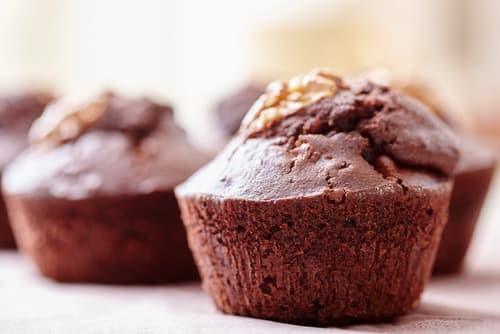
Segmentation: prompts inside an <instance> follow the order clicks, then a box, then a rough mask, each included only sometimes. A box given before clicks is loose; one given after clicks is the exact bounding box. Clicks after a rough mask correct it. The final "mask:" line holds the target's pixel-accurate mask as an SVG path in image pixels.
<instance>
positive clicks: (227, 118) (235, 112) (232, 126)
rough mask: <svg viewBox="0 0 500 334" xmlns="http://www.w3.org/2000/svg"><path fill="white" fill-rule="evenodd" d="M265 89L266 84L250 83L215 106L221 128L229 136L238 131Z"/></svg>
mask: <svg viewBox="0 0 500 334" xmlns="http://www.w3.org/2000/svg"><path fill="white" fill-rule="evenodd" d="M264 91H265V86H260V85H258V84H248V85H246V86H244V87H242V88H240V89H239V90H237V91H236V92H234V93H233V94H231V95H229V96H227V97H225V98H224V99H222V100H221V101H219V103H218V104H217V106H216V107H215V114H216V116H217V122H218V124H219V128H220V129H221V130H222V131H223V132H224V133H225V134H226V135H228V136H231V135H233V134H235V133H236V132H238V129H239V127H240V124H241V120H242V119H243V117H244V116H245V114H246V113H247V112H248V110H249V109H250V107H251V106H252V104H253V103H254V102H255V100H256V99H257V98H258V97H259V96H260V95H262V94H263V93H264Z"/></svg>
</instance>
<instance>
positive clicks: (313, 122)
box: [177, 70, 459, 201]
mask: <svg viewBox="0 0 500 334" xmlns="http://www.w3.org/2000/svg"><path fill="white" fill-rule="evenodd" d="M458 158H459V153H458V149H457V146H456V139H455V137H454V135H453V133H452V132H451V131H450V129H449V128H448V127H447V126H446V125H445V124H444V123H443V122H442V121H441V120H440V119H438V118H437V117H436V116H435V115H433V114H432V112H430V110H429V109H428V108H427V107H426V106H425V105H423V104H422V103H420V102H419V101H417V100H415V99H413V98H411V97H409V96H407V95H405V94H403V93H401V92H398V91H394V90H391V89H390V88H388V87H386V86H383V85H377V84H374V83H372V82H370V81H365V80H360V81H357V82H353V83H351V84H349V85H348V84H347V83H345V82H344V81H342V80H341V79H340V78H338V77H337V76H335V75H333V74H332V73H330V72H329V71H327V70H314V71H312V72H311V73H309V74H306V75H303V76H298V77H295V78H292V79H291V80H289V81H288V82H274V83H271V84H270V85H269V86H268V87H267V90H266V92H265V93H264V94H263V95H262V96H261V97H260V98H259V99H258V100H257V101H256V102H255V104H254V105H253V107H252V108H251V109H250V111H249V112H248V114H247V115H246V116H245V119H244V120H243V122H242V125H241V128H240V131H239V133H238V135H237V136H236V137H235V138H234V139H233V140H232V141H231V142H230V143H229V144H228V145H227V147H226V148H225V149H224V151H223V152H222V153H221V154H220V155H219V156H218V157H217V158H216V159H214V161H212V162H211V163H210V164H208V165H207V166H206V167H204V168H203V169H202V170H200V171H199V172H197V173H196V174H195V175H194V176H193V177H191V178H190V179H189V180H188V181H187V182H186V183H184V184H183V185H182V186H180V187H178V188H177V192H178V193H179V194H181V195H182V194H184V195H189V194H194V195H200V194H205V195H213V196H218V197H230V198H244V199H253V200H277V199H286V198H296V197H303V196H315V195H324V196H328V197H329V198H330V199H333V200H334V201H337V200H338V201H342V199H343V198H345V196H348V195H349V194H350V193H353V192H359V191H363V192H370V193H376V194H383V193H384V192H385V191H391V192H394V191H398V192H401V193H406V192H407V190H408V188H409V187H412V189H414V190H416V191H419V189H424V188H426V189H433V188H435V187H440V186H441V185H442V183H443V182H446V181H447V180H449V178H450V176H451V175H452V174H453V172H454V169H455V166H456V164H457V161H458Z"/></svg>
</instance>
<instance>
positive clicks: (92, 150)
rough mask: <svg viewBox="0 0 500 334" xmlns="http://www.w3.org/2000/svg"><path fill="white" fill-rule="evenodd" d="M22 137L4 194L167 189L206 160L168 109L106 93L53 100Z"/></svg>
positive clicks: (101, 193)
mask: <svg viewBox="0 0 500 334" xmlns="http://www.w3.org/2000/svg"><path fill="white" fill-rule="evenodd" d="M29 138H30V141H31V145H30V147H29V148H28V149H27V150H26V151H25V152H23V153H22V154H21V155H20V156H19V157H18V158H17V159H16V160H15V161H14V162H13V163H12V164H11V165H9V167H8V168H7V169H6V173H5V177H4V179H3V187H4V189H5V190H6V191H8V192H10V193H22V194H30V195H34V196H43V195H51V196H56V197H66V198H70V199H81V198H86V197H91V196H109V195H115V194H118V195H123V194H138V193H152V192H155V191H165V190H168V191H171V190H172V189H173V187H175V186H176V185H177V184H179V183H180V182H182V181H184V180H185V179H186V178H187V177H189V176H190V175H191V174H192V173H193V172H194V171H195V170H196V169H197V168H199V167H200V166H201V165H203V163H205V162H206V161H207V157H206V156H205V155H204V154H202V153H201V152H199V151H198V150H197V149H196V148H194V147H193V146H192V145H191V144H190V143H189V141H188V139H187V136H186V134H185V133H184V131H183V130H182V129H181V128H179V127H178V126H177V125H176V124H175V121H174V118H173V112H172V109H171V108H170V107H169V106H166V105H161V104H157V103H155V102H153V101H151V100H149V99H146V98H125V97H122V96H119V95H116V94H113V93H103V94H100V95H98V96H92V97H86V98H77V99H75V98H74V97H73V98H71V97H66V98H62V99H60V100H58V101H55V102H54V103H52V104H50V105H48V107H47V108H46V109H45V111H44V113H43V114H42V116H41V117H40V118H39V119H37V120H36V121H35V123H34V124H33V126H32V127H31V130H30V134H29Z"/></svg>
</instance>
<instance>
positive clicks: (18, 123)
mask: <svg viewBox="0 0 500 334" xmlns="http://www.w3.org/2000/svg"><path fill="white" fill-rule="evenodd" d="M52 99H53V97H52V96H51V95H50V94H48V93H45V92H37V91H26V92H21V93H16V94H4V95H0V147H1V148H2V150H1V151H0V171H2V170H3V169H4V167H5V166H6V165H7V164H8V163H9V162H11V161H12V160H13V159H14V158H15V156H16V155H17V154H19V152H21V151H22V150H23V149H24V148H25V147H26V146H27V144H28V141H27V134H28V130H29V128H30V126H31V124H32V123H33V121H34V120H35V119H37V118H38V117H39V116H40V115H41V114H42V112H43V110H44V108H45V106H46V105H47V104H48V103H49V102H50V101H51V100H52Z"/></svg>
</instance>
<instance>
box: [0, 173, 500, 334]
mask: <svg viewBox="0 0 500 334" xmlns="http://www.w3.org/2000/svg"><path fill="white" fill-rule="evenodd" d="M499 200H500V176H499V175H497V177H496V179H495V182H494V187H493V190H492V193H491V194H490V196H489V198H488V200H487V203H486V206H485V209H484V210H483V214H482V218H481V223H480V225H479V226H478V229H477V231H476V234H475V237H474V241H473V244H472V247H471V249H470V251H469V256H468V259H467V271H466V273H465V274H463V275H460V276H456V277H446V278H437V279H436V278H435V279H432V280H431V282H430V283H429V286H428V287H427V289H426V291H425V293H424V294H423V296H422V301H421V304H420V306H419V307H418V309H417V310H415V311H414V312H412V313H410V314H409V315H407V316H404V317H401V318H399V319H396V320H394V321H393V322H390V323H384V324H371V325H358V326H349V327H341V328H314V327H302V326H293V325H287V324H281V323H277V322H271V321H264V320H258V319H251V318H244V317H235V316H228V315H223V314H221V313H219V312H217V310H216V309H215V307H214V306H213V305H212V303H211V301H210V299H209V297H208V296H207V295H206V294H205V293H204V292H203V291H202V290H201V288H200V287H199V285H198V284H195V283H191V284H182V285H169V286H156V287H147V286H144V287H119V286H104V285H85V284H58V283H55V282H52V281H50V280H47V279H45V278H43V277H40V276H39V275H38V274H37V272H36V269H35V268H34V267H33V265H32V264H31V263H30V262H29V260H28V259H26V258H24V257H22V256H20V255H19V254H17V253H15V252H10V251H0V333H2V334H4V333H44V334H52V333H108V334H112V333H147V334H155V333H316V332H318V333H323V332H326V333H329V332H331V333H349V332H356V333H381V332H394V333H401V332H403V333H450V332H453V333H457V332H458V333H471V332H474V333H500V262H499V260H498V258H497V257H498V256H499V255H500V242H497V239H498V238H499V237H500V224H497V223H496V222H497V221H499V219H500V206H499V205H497V203H499Z"/></svg>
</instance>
